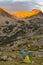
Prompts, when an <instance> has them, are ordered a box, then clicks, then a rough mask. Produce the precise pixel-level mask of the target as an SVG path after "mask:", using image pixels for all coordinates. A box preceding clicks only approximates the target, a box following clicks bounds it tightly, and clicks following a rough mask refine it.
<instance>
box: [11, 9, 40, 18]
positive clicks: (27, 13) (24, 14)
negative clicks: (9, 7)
mask: <svg viewBox="0 0 43 65" xmlns="http://www.w3.org/2000/svg"><path fill="white" fill-rule="evenodd" d="M39 12H41V11H40V10H38V9H34V10H32V11H23V10H21V11H17V12H11V14H12V15H13V16H16V17H18V18H25V17H30V16H33V15H36V14H38V13H39Z"/></svg>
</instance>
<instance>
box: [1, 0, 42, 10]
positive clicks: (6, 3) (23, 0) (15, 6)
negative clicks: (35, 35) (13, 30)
mask: <svg viewBox="0 0 43 65" xmlns="http://www.w3.org/2000/svg"><path fill="white" fill-rule="evenodd" d="M0 7H2V8H5V9H7V10H8V11H18V10H27V11H29V10H32V9H36V8H38V9H41V10H42V11H43V0H0Z"/></svg>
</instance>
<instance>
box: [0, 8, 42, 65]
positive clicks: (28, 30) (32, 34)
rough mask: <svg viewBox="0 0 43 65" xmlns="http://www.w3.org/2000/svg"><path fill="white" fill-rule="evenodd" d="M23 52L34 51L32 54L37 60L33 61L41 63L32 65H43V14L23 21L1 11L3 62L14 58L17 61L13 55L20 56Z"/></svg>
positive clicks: (0, 33)
mask: <svg viewBox="0 0 43 65" xmlns="http://www.w3.org/2000/svg"><path fill="white" fill-rule="evenodd" d="M21 50H25V51H32V52H33V51H34V52H33V54H34V53H35V58H33V60H38V61H39V62H40V63H39V62H37V61H35V62H36V64H34V61H32V63H33V64H34V65H43V63H42V57H43V53H42V52H43V13H42V12H39V13H38V14H36V15H34V16H31V17H26V18H23V19H21V18H16V17H13V16H12V15H10V14H9V13H7V12H5V11H4V10H2V9H1V10H0V57H1V60H3V59H4V60H6V59H7V60H10V61H12V60H13V58H14V59H15V57H16V56H15V55H12V54H16V53H17V54H19V51H21ZM17 51H18V52H17ZM37 52H38V53H37ZM17 54H16V55H17ZM12 56H13V58H12ZM37 56H38V59H37ZM33 57H34V56H33ZM31 60H32V59H31ZM1 62H2V61H1ZM8 62H9V61H8ZM16 62H17V61H16ZM13 63H14V60H13ZM0 64H1V63H0ZM2 65H3V63H2ZM4 65H6V64H4ZM7 65H8V64H7ZM9 65H10V64H9ZM15 65H18V64H16V63H15ZM22 65H23V64H22ZM24 65H25V64H24ZM27 65H28V64H27ZM30 65H32V64H30Z"/></svg>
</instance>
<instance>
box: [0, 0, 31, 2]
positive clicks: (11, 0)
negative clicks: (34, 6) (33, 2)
mask: <svg viewBox="0 0 43 65" xmlns="http://www.w3.org/2000/svg"><path fill="white" fill-rule="evenodd" d="M4 1H5V2H8V1H10V2H16V1H30V0H0V2H4Z"/></svg>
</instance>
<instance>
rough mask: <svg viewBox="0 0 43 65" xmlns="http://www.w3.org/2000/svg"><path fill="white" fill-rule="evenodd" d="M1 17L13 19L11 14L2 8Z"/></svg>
mask: <svg viewBox="0 0 43 65" xmlns="http://www.w3.org/2000/svg"><path fill="white" fill-rule="evenodd" d="M0 15H1V16H5V17H6V16H7V17H11V14H10V13H9V12H8V11H7V10H5V9H3V8H0Z"/></svg>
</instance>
